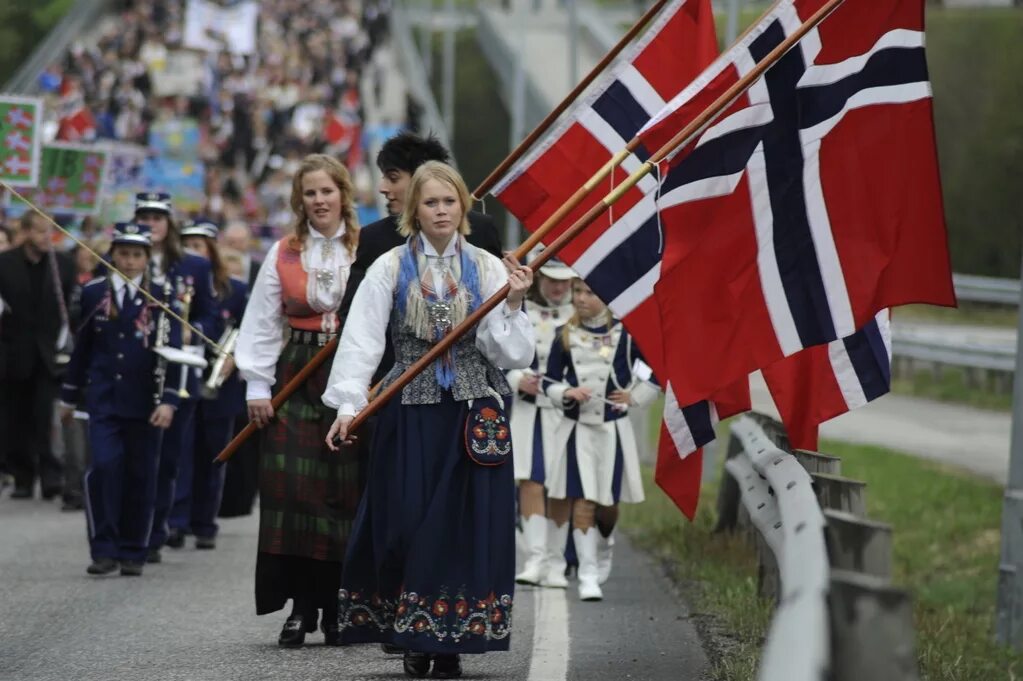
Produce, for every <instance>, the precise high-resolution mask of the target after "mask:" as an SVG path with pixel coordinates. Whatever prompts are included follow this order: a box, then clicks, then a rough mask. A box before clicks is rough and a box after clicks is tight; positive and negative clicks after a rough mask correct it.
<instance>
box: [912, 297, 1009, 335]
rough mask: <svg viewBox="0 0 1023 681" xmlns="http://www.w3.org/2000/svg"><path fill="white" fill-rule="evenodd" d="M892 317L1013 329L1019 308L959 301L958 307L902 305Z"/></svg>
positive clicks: (913, 320)
mask: <svg viewBox="0 0 1023 681" xmlns="http://www.w3.org/2000/svg"><path fill="white" fill-rule="evenodd" d="M892 317H893V319H895V320H897V322H898V321H902V320H905V321H910V322H931V323H937V324H949V325H955V326H999V327H1004V328H1008V329H1015V328H1016V325H1017V324H1018V323H1019V309H1018V308H1015V307H1010V306H1005V305H985V304H982V303H965V302H964V303H960V304H959V307H938V306H936V305H903V306H901V307H899V308H897V309H896V310H895V312H894V313H893V315H892Z"/></svg>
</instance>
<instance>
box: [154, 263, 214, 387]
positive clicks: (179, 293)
mask: <svg viewBox="0 0 1023 681" xmlns="http://www.w3.org/2000/svg"><path fill="white" fill-rule="evenodd" d="M166 277H167V280H168V281H170V282H171V284H172V285H173V287H174V298H175V301H176V303H175V306H174V309H175V311H177V312H178V313H180V312H181V310H182V309H184V298H185V294H186V292H187V291H188V289H189V287H191V289H192V302H191V303H190V305H189V307H188V323H189V324H191V325H192V326H194V327H195V328H197V329H199V331H201V332H202V333H203V334H205V335H206V336H209V337H210V338H212V339H213V340H217V335H216V330H215V329H216V319H217V314H218V312H219V305H218V304H217V300H216V298H215V297H214V289H213V269H212V266H211V265H210V261H209V260H206V259H205V258H201V257H199V256H197V255H192V254H191V253H183V254H182V255H181V259H180V260H178V261H177V262H176V263H174V264H173V265H171V266H170V267H169V268H168V270H167V273H166ZM190 344H191V345H205V342H204V341H203V340H202V339H200V338H196V337H195V335H194V334H193V335H192V338H191V341H190ZM187 374H188V375H187V381H186V384H185V386H186V389H187V390H188V394H189V396H190V397H189V399H192V400H195V399H198V398H199V387H200V383H201V380H202V372H201V371H199V370H188V371H187ZM167 382H168V383H172V384H173V385H174V387H175V388H179V387H180V386H181V367H180V366H178V367H176V368H175V370H174V372H173V380H171V378H168V381H167Z"/></svg>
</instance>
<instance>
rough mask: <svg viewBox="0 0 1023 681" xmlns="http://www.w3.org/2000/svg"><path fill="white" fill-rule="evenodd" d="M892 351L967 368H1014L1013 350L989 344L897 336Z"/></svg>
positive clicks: (896, 354) (893, 339)
mask: <svg viewBox="0 0 1023 681" xmlns="http://www.w3.org/2000/svg"><path fill="white" fill-rule="evenodd" d="M892 354H893V355H894V356H895V357H897V358H898V357H903V358H907V359H912V360H919V361H921V362H931V363H933V364H948V365H951V366H959V367H966V368H969V369H983V370H988V371H1003V372H1006V373H1013V372H1014V371H1015V370H1016V349H1015V348H1011V347H998V346H989V345H973V344H967V343H961V342H953V341H947V340H942V339H927V340H924V339H921V338H911V337H905V336H899V335H898V334H895V336H894V337H893V338H892Z"/></svg>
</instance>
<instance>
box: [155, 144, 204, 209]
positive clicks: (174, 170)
mask: <svg viewBox="0 0 1023 681" xmlns="http://www.w3.org/2000/svg"><path fill="white" fill-rule="evenodd" d="M205 179H206V168H205V166H203V164H202V163H197V162H196V161H181V160H178V159H174V158H166V157H161V156H155V157H150V158H148V159H146V164H145V169H144V171H143V185H144V186H143V188H142V191H154V192H156V191H160V192H167V193H168V194H170V195H171V203H172V205H173V206H174V213H175V214H176V215H178V216H184V215H197V214H198V213H199V212H200V211H201V210H202V208H203V202H204V201H205V199H206V194H205V191H204V188H205Z"/></svg>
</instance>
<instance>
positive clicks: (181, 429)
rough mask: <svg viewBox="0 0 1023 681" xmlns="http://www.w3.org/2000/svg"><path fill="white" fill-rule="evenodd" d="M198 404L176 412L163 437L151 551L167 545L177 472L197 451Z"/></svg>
mask: <svg viewBox="0 0 1023 681" xmlns="http://www.w3.org/2000/svg"><path fill="white" fill-rule="evenodd" d="M197 404H198V401H197V400H185V401H184V402H182V403H181V404H179V405H178V408H177V409H176V410H175V412H174V420H173V421H172V422H171V427H170V428H168V429H167V432H166V433H164V436H163V447H162V448H161V450H160V470H159V473H158V475H157V481H156V510H155V512H154V513H153V531H152V532H151V533H150V534H149V548H151V549H159V548H160V547H161V546H163V545H164V544H166V543H167V534H168V530H169V528H168V525H167V521H168V519H169V518H170V512H171V507H172V506H173V505H174V489H175V487H176V484H177V479H178V468H179V467H180V465H181V461H182V460H183V459H185V458H188V459H191V458H192V450H193V449H194V448H195V407H196V405H197Z"/></svg>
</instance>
